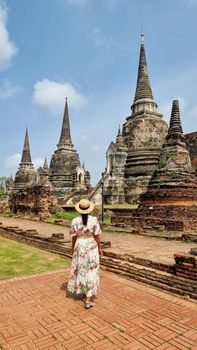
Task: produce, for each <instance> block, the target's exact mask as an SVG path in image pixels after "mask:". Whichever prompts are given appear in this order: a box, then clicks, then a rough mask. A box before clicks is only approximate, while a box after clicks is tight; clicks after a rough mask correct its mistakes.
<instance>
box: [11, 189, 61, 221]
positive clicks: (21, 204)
mask: <svg viewBox="0 0 197 350" xmlns="http://www.w3.org/2000/svg"><path fill="white" fill-rule="evenodd" d="M9 207H10V209H11V211H13V213H15V214H32V215H39V216H40V218H45V217H48V216H50V214H51V213H52V212H53V210H54V209H55V207H56V199H55V197H54V196H53V193H52V191H51V189H50V187H47V186H44V185H43V184H35V185H32V186H28V187H24V188H22V189H20V190H18V191H16V192H13V193H12V194H11V196H10V201H9Z"/></svg>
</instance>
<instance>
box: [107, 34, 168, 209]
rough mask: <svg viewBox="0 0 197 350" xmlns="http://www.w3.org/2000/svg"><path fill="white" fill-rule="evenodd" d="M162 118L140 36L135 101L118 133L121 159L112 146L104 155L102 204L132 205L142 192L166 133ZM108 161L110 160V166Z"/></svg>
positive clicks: (165, 125) (142, 39)
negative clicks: (154, 96) (105, 164)
mask: <svg viewBox="0 0 197 350" xmlns="http://www.w3.org/2000/svg"><path fill="white" fill-rule="evenodd" d="M162 118H163V116H162V114H160V113H158V112H157V104H156V102H155V101H154V99H153V94H152V90H151V86H150V81H149V76H148V69H147V63H146V55H145V47H144V35H143V34H142V35H141V47H140V58H139V68H138V77H137V86H136V92H135V97H134V101H133V104H132V106H131V115H130V116H128V117H127V119H126V122H125V123H124V125H123V129H122V133H121V138H122V143H123V144H124V147H122V149H121V150H120V151H122V157H121V154H120V152H119V156H118V157H115V154H116V153H117V148H116V147H113V144H111V146H110V147H109V148H108V151H107V167H106V172H105V183H104V200H105V202H106V203H112V204H113V203H121V202H128V203H132V202H136V201H137V199H138V198H139V195H140V194H141V193H144V192H145V191H146V189H147V186H148V183H149V180H150V179H151V175H152V172H153V170H154V168H155V167H156V166H157V163H158V158H159V155H160V152H161V148H162V144H163V142H164V139H165V136H166V133H167V128H168V127H167V123H166V122H165V121H164V120H163V119H162ZM116 143H117V142H116ZM113 148H114V152H113ZM125 152H126V153H125ZM125 154H126V157H125ZM115 158H116V159H115ZM111 159H114V162H112V161H111ZM119 159H121V162H119ZM115 161H116V162H115ZM118 162H119V165H118ZM117 167H118V174H117ZM120 167H121V169H120ZM107 175H108V176H107ZM120 178H121V179H122V181H120ZM117 179H118V181H117ZM118 184H120V186H119V188H118V186H117V185H118Z"/></svg>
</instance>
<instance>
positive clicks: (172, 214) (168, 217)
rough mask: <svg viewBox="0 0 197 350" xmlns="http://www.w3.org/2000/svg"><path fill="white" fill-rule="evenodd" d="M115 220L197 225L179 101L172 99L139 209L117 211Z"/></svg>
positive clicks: (196, 192) (195, 189)
mask: <svg viewBox="0 0 197 350" xmlns="http://www.w3.org/2000/svg"><path fill="white" fill-rule="evenodd" d="M114 221H116V222H124V223H129V224H130V225H132V226H138V227H139V226H141V227H143V226H146V225H150V226H152V227H153V226H155V225H163V226H164V227H165V228H167V229H171V230H184V229H186V228H196V227H197V177H196V175H195V173H194V169H193V168H192V165H191V159H190V154H189V151H188V149H187V145H186V138H185V136H184V134H183V130H182V126H181V121H180V113H179V103H178V100H175V101H173V105H172V113H171V119H170V125H169V129H168V134H167V136H166V139H165V142H164V145H163V148H162V151H161V155H160V158H159V162H158V167H157V169H156V170H155V172H154V174H153V177H152V179H151V181H150V183H149V186H148V189H147V191H146V193H144V194H142V195H141V196H140V205H139V207H138V209H136V210H134V211H131V212H130V213H127V215H126V216H125V213H123V212H122V213H121V212H117V213H116V218H114Z"/></svg>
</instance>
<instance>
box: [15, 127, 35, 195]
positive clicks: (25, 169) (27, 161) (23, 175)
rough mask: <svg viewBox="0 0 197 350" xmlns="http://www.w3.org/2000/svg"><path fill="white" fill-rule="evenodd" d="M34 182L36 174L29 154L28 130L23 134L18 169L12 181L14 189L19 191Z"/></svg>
mask: <svg viewBox="0 0 197 350" xmlns="http://www.w3.org/2000/svg"><path fill="white" fill-rule="evenodd" d="M35 182H36V172H35V171H34V167H33V164H32V161H31V153H30V147H29V136H28V130H26V134H25V142H24V147H23V153H22V157H21V162H20V164H19V169H18V171H17V172H16V176H15V180H14V189H15V190H17V189H20V188H22V187H25V186H30V185H32V184H34V183H35Z"/></svg>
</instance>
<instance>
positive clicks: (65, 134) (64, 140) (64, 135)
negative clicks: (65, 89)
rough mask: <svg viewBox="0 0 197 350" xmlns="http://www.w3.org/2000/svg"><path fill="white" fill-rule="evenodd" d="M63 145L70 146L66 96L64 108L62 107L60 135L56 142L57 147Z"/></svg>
mask: <svg viewBox="0 0 197 350" xmlns="http://www.w3.org/2000/svg"><path fill="white" fill-rule="evenodd" d="M63 146H72V141H71V135H70V122H69V112H68V101H67V98H66V102H65V108H64V117H63V123H62V131H61V136H60V140H59V144H58V147H63Z"/></svg>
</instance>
